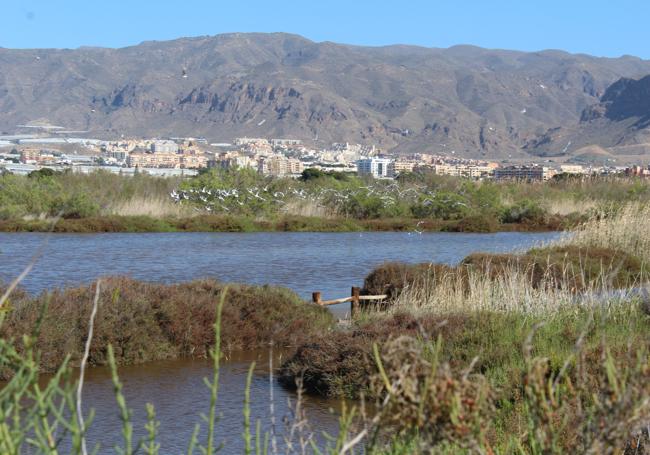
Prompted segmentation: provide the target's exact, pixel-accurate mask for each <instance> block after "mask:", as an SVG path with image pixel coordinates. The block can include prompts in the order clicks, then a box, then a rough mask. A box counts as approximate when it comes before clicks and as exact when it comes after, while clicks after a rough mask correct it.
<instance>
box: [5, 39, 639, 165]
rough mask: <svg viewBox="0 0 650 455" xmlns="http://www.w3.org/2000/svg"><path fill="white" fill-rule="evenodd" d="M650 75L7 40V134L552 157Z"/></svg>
mask: <svg viewBox="0 0 650 455" xmlns="http://www.w3.org/2000/svg"><path fill="white" fill-rule="evenodd" d="M647 74H650V61H643V60H640V59H637V58H634V57H622V58H618V59H607V58H596V57H590V56H586V55H572V54H568V53H564V52H560V51H543V52H534V53H524V52H514V51H502V50H487V49H481V48H476V47H470V46H457V47H452V48H449V49H435V48H434V49H432V48H421V47H415V46H401V45H396V46H387V47H359V46H349V45H342V44H334V43H329V42H323V43H315V42H312V41H309V40H307V39H305V38H302V37H299V36H295V35H287V34H228V35H218V36H214V37H200V38H191V39H178V40H174V41H167V42H145V43H142V44H140V45H137V46H132V47H127V48H122V49H104V48H79V49H74V50H56V49H38V50H11V49H0V131H6V132H14V131H16V126H17V125H22V124H28V123H34V122H41V123H49V124H55V125H61V126H64V127H65V128H68V129H72V130H85V131H86V130H87V131H88V132H89V133H88V134H91V135H94V136H100V137H115V136H116V135H118V134H124V135H135V136H151V135H174V136H176V135H193V136H205V137H207V138H209V139H210V140H213V141H228V140H231V139H232V138H233V137H235V136H244V135H246V136H272V137H293V138H300V139H304V140H311V141H315V142H318V143H320V144H325V143H329V142H332V141H350V142H361V143H368V144H371V143H374V144H377V145H378V146H380V147H382V148H384V149H387V150H396V151H404V152H406V151H416V150H419V151H425V150H426V151H433V152H441V153H451V152H452V151H454V152H456V153H457V154H459V155H464V156H474V157H485V158H494V159H499V158H506V157H508V156H512V157H513V158H514V157H529V156H540V155H553V154H561V153H562V151H563V149H564V147H565V145H566V144H565V143H563V141H562V140H557V138H555V137H554V136H553V133H552V130H551V129H552V128H556V127H558V126H561V125H562V126H566V125H575V128H573V129H572V130H571V134H574V135H576V137H577V136H580V137H581V141H582V142H580V143H581V144H592V143H594V144H597V143H599V142H598V141H600V140H601V138H600V136H599V137H597V138H596V139H598V141H596V140H593V141H592V140H591V139H590V138H588V137H583V136H584V135H585V134H588V133H589V131H588V129H585V128H584V125H586V124H592V123H594V122H603V123H607V124H608V125H609V124H610V123H616V122H621V121H627V120H621V119H620V118H619V117H620V116H621V115H623V114H622V112H625V113H627V112H628V111H629V110H630V109H633V108H631V107H630V103H631V104H634V96H633V95H629V96H630V97H631V98H630V99H629V100H628V101H625V100H627V98H625V99H623V98H620V97H621V96H623V95H620V94H619V95H618V96H615V95H616V93H619V92H622V93H625V92H627V90H629V89H628V88H626V87H628V86H629V85H634V84H633V82H632V81H631V79H636V78H641V77H643V76H645V75H647ZM621 78H626V79H623V82H620V81H619V80H620V79H621ZM616 81H619V82H618V83H617V84H615V86H613V87H612V88H610V89H608V87H609V86H610V85H611V84H613V83H614V82H616ZM625 81H627V82H625ZM616 87H618V88H616ZM625 96H628V95H625ZM612 97H614V98H620V101H616V102H614V101H612V99H613V98H612ZM607 103H610V104H607ZM594 105H595V106H594ZM600 112H604V113H605V114H604V116H602V117H598V115H599V113H600ZM581 119H582V121H581ZM594 124H595V123H594ZM637 126H638V127H641V124H639V125H637ZM595 129H596V130H597V129H598V128H597V127H595ZM549 130H551V132H549ZM581 135H582V136H581ZM628 139H629V138H627V137H626V138H620V140H622V141H623V142H625V141H627V140H628ZM610 142H611V141H610ZM610 145H611V144H610V143H604V142H603V146H604V147H609V146H610ZM564 153H565V154H566V153H573V149H572V151H571V152H567V151H565V152H564Z"/></svg>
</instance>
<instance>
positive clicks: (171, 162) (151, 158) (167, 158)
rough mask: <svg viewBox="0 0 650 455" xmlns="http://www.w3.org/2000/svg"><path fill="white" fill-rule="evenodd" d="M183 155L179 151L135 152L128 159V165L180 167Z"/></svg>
mask: <svg viewBox="0 0 650 455" xmlns="http://www.w3.org/2000/svg"><path fill="white" fill-rule="evenodd" d="M181 156H182V155H179V154H178V153H144V152H133V153H131V154H129V156H128V158H127V159H126V165H127V166H128V167H153V168H157V167H160V168H179V167H181Z"/></svg>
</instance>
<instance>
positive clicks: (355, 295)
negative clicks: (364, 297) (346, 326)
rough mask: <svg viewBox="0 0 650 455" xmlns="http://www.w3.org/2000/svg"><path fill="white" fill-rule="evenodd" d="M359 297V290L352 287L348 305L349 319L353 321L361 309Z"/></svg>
mask: <svg viewBox="0 0 650 455" xmlns="http://www.w3.org/2000/svg"><path fill="white" fill-rule="evenodd" d="M360 295H361V288H358V287H355V286H353V287H352V293H351V297H352V301H351V302H352V303H350V319H354V318H355V317H356V316H357V314H359V310H360V308H361V305H360V300H359V296H360Z"/></svg>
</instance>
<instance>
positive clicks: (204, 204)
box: [170, 183, 467, 213]
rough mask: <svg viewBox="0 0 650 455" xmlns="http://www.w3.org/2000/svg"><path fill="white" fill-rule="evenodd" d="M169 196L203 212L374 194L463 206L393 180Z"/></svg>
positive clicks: (385, 199) (334, 203) (331, 204)
mask: <svg viewBox="0 0 650 455" xmlns="http://www.w3.org/2000/svg"><path fill="white" fill-rule="evenodd" d="M170 197H171V198H172V200H173V201H174V202H176V203H183V202H184V201H187V202H190V203H193V204H194V206H195V208H196V209H197V210H199V211H200V210H201V208H202V209H203V210H205V211H206V212H210V213H214V212H231V211H233V210H235V211H236V209H237V208H238V207H245V206H250V207H255V206H259V204H262V203H264V204H271V205H275V206H276V207H281V206H284V205H286V204H288V203H290V202H293V201H305V202H307V201H309V202H312V203H315V204H317V205H318V206H321V207H327V208H333V209H337V208H340V207H344V206H345V205H346V203H348V202H350V201H351V200H353V199H355V198H359V197H363V198H371V197H374V198H376V199H378V200H379V201H381V203H382V204H384V205H385V206H386V207H390V206H393V205H395V204H398V203H409V204H415V203H420V204H422V205H424V206H428V205H431V204H433V203H434V202H438V203H442V204H448V205H450V206H453V207H458V206H466V205H467V204H466V203H465V202H462V201H459V200H457V199H454V198H451V197H450V196H449V193H448V192H438V191H435V190H431V189H428V188H427V187H426V186H417V185H413V186H409V187H408V188H402V187H400V185H398V184H397V183H392V184H389V185H386V184H374V185H373V184H370V185H367V186H359V187H357V188H354V189H342V190H337V189H333V188H321V187H308V188H288V189H284V190H283V191H279V190H277V189H274V188H271V186H270V185H267V186H253V187H246V188H207V187H205V186H204V187H202V188H189V189H185V190H181V189H178V190H173V191H172V192H171V193H170Z"/></svg>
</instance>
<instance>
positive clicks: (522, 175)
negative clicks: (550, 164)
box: [494, 165, 555, 182]
mask: <svg viewBox="0 0 650 455" xmlns="http://www.w3.org/2000/svg"><path fill="white" fill-rule="evenodd" d="M553 175H555V172H554V171H553V170H552V169H549V168H547V167H545V166H537V165H531V166H508V167H502V168H498V169H495V170H494V178H495V180H529V181H540V182H545V181H547V180H548V179H550V178H551V177H553Z"/></svg>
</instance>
